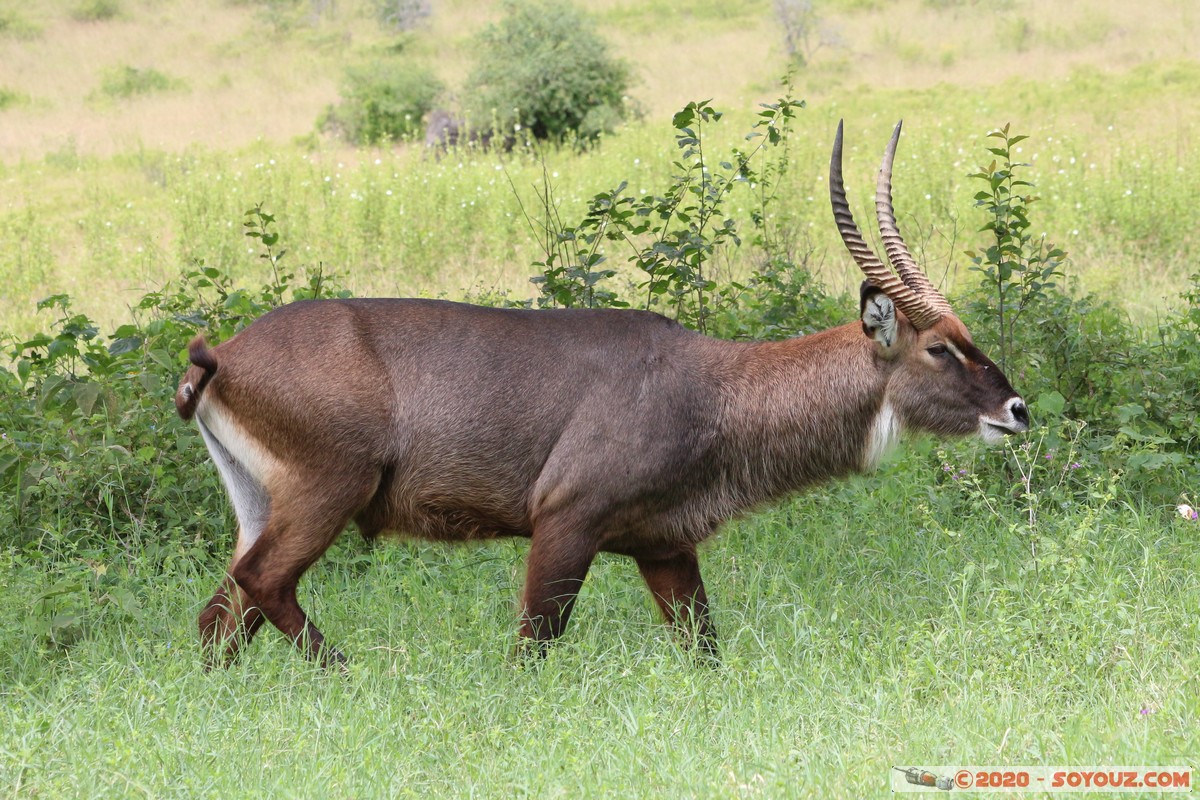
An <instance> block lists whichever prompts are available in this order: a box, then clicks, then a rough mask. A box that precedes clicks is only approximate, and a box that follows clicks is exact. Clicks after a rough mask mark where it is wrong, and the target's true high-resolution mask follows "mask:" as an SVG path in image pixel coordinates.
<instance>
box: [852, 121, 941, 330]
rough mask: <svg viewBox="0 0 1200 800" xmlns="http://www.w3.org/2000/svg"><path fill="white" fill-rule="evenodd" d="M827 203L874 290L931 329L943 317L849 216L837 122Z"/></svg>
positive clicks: (918, 325) (920, 325) (916, 322)
mask: <svg viewBox="0 0 1200 800" xmlns="http://www.w3.org/2000/svg"><path fill="white" fill-rule="evenodd" d="M829 201H830V203H831V204H832V205H833V219H834V222H835V223H836V224H837V229H838V233H840V234H841V236H842V242H844V243H845V245H846V249H847V250H849V251H850V255H851V256H853V258H854V263H855V264H858V268H859V269H861V270H862V271H863V273H864V274H865V275H866V276H867V280H869V281H870V282H871V283H872V284H873V285H874V286H875V287H877V288H878V289H880V290H882V291H883V293H884V294H886V295H887V296H888V297H889V298H891V300H892V302H893V303H895V304H896V307H897V308H899V309H900V310H901V311H903V312H904V316H906V317H908V319H909V322H911V323H912V324H913V325H914V326H915V327H916V328H917V329H918V330H925V329H926V328H929V327H931V326H932V325H933V324H934V323H935V322H937V321H938V319H939V318H940V317H941V316H942V314H941V312H939V311H935V310H934V309H933V307H932V306H930V305H929V304H928V303H926V302H924V300H923V299H922V298H921V297H919V296H918V295H917V293H916V292H914V291H913V290H912V288H910V287H909V286H908V284H906V283H905V282H904V281H902V280H900V278H899V277H897V275H896V274H895V273H894V272H892V271H891V270H890V269H889V268H888V267H887V266H885V265H884V263H883V262H882V261H880V260H879V257H878V256H877V255H875V253H874V251H872V250H871V248H870V246H869V245H868V244H867V242H866V240H864V239H863V237H862V233H861V232H860V231H859V229H858V226H857V225H856V224H854V215H853V214H852V213H850V203H849V202H848V201H847V200H846V186H845V184H844V183H843V181H842V121H841V120H839V121H838V127H837V136H836V137H834V140H833V156H832V157H831V158H830V159H829Z"/></svg>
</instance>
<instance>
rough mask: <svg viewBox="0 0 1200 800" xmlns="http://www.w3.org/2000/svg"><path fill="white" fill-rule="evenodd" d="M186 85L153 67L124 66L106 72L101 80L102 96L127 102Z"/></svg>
mask: <svg viewBox="0 0 1200 800" xmlns="http://www.w3.org/2000/svg"><path fill="white" fill-rule="evenodd" d="M183 86H184V83H183V81H181V80H178V79H177V78H172V77H170V76H169V75H166V74H165V73H162V72H159V71H158V70H156V69H154V68H153V67H146V68H145V69H138V68H137V67H131V66H129V65H128V64H122V65H120V66H117V67H112V68H111V69H107V70H105V71H104V74H103V75H102V76H101V78H100V90H99V91H100V94H101V95H102V96H103V97H108V98H111V99H114V100H126V99H128V98H131V97H138V96H140V95H145V94H154V93H155V92H168V91H171V90H174V89H180V88H183Z"/></svg>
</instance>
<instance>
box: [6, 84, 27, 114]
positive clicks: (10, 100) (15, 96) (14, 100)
mask: <svg viewBox="0 0 1200 800" xmlns="http://www.w3.org/2000/svg"><path fill="white" fill-rule="evenodd" d="M25 100H26V96H25V95H23V94H21V93H19V92H14V91H13V90H12V89H5V88H4V87H3V86H0V111H3V110H4V109H6V108H9V107H11V106H17V105H20V104H21V103H23V102H25Z"/></svg>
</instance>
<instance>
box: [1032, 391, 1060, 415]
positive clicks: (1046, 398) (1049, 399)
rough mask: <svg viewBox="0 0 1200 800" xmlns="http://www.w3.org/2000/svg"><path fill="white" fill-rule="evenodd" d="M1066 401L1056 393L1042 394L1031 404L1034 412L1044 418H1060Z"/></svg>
mask: <svg viewBox="0 0 1200 800" xmlns="http://www.w3.org/2000/svg"><path fill="white" fill-rule="evenodd" d="M1066 405H1067V399H1066V398H1065V397H1063V396H1062V395H1061V394H1059V393H1058V392H1056V391H1049V392H1043V393H1042V394H1040V395H1039V396H1038V399H1037V400H1036V401H1035V402H1034V404H1033V409H1034V411H1035V412H1036V413H1037V414H1038V415H1040V416H1045V417H1055V418H1057V417H1061V416H1062V413H1063V409H1064V408H1066Z"/></svg>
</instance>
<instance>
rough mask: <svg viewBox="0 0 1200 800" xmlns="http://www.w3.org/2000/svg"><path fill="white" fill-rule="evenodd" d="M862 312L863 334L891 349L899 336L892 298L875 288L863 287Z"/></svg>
mask: <svg viewBox="0 0 1200 800" xmlns="http://www.w3.org/2000/svg"><path fill="white" fill-rule="evenodd" d="M860 311H861V314H862V326H863V333H865V334H866V335H867V336H869V337H870V338H872V339H874V340H875V341H877V342H879V344H880V345H881V346H883V347H884V348H885V349H890V348H891V346H892V345H894V344H895V343H896V339H897V338H898V335H899V322H897V320H896V305H895V304H894V303H893V302H892V298H890V297H888V296H887V295H886V294H884V293H883V292H881V291H880V290H879V289H876V288H875V287H874V286H872V287H870V288H867V287H863V292H862V301H861V309H860Z"/></svg>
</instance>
